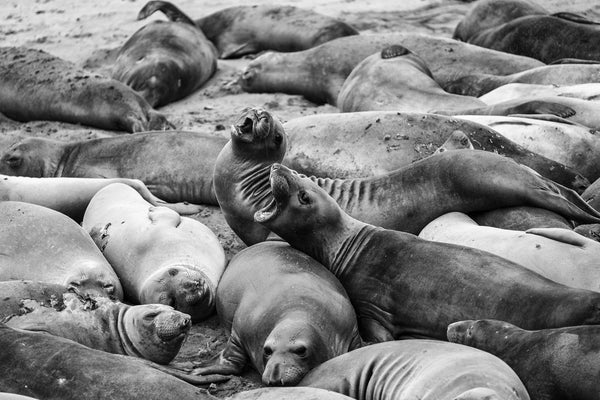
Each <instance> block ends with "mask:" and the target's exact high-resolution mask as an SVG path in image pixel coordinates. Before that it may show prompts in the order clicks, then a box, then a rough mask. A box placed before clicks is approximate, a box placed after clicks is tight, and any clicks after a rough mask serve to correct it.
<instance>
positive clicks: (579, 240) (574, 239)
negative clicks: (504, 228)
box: [525, 228, 593, 247]
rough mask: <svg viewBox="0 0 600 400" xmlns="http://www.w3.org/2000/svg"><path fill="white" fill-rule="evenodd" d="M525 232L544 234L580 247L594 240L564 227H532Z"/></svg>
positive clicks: (549, 237)
mask: <svg viewBox="0 0 600 400" xmlns="http://www.w3.org/2000/svg"><path fill="white" fill-rule="evenodd" d="M525 233H530V234H532V235H538V236H543V237H546V238H548V239H552V240H556V241H558V242H563V243H566V244H570V245H573V246H578V247H584V246H585V245H586V244H588V243H589V242H593V240H591V239H588V238H586V237H585V236H582V235H580V234H579V233H577V232H574V231H571V230H568V229H562V228H531V229H527V230H526V231H525Z"/></svg>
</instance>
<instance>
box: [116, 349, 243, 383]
mask: <svg viewBox="0 0 600 400" xmlns="http://www.w3.org/2000/svg"><path fill="white" fill-rule="evenodd" d="M116 356H118V357H128V358H132V357H131V356H123V355H120V354H119V355H116ZM136 360H138V362H141V363H143V364H146V365H148V366H149V367H152V368H154V369H157V370H159V371H161V372H164V373H165V374H169V375H171V376H174V377H175V378H178V379H181V380H182V381H185V382H187V383H191V384H192V385H196V386H200V385H210V384H211V383H219V382H225V381H228V380H229V379H231V377H230V376H223V375H208V376H201V377H198V376H194V375H190V374H187V373H185V372H182V371H180V370H178V369H176V368H173V367H169V366H165V365H160V364H156V363H154V362H152V361H149V360H145V359H143V358H137V357H136Z"/></svg>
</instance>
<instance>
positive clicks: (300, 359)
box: [262, 315, 329, 386]
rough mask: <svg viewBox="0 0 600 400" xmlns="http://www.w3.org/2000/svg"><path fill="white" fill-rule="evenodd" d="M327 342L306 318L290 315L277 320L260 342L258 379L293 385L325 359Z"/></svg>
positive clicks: (267, 382) (277, 384) (270, 383)
mask: <svg viewBox="0 0 600 400" xmlns="http://www.w3.org/2000/svg"><path fill="white" fill-rule="evenodd" d="M328 354H329V352H328V351H327V346H326V345H325V343H323V340H322V338H321V335H319V333H318V330H317V329H316V328H315V327H313V326H311V325H310V324H307V318H306V317H305V316H303V315H299V316H298V318H294V317H292V318H291V319H290V316H288V318H286V319H285V320H283V321H281V322H279V323H278V324H277V325H276V326H275V327H274V328H273V330H272V331H271V333H270V334H269V336H268V337H267V339H266V340H265V343H264V345H263V354H262V356H263V365H264V372H263V374H262V382H263V383H264V384H265V385H270V386H294V385H296V384H298V382H300V381H301V380H302V378H303V377H304V375H306V374H307V373H308V371H310V370H311V369H313V368H314V367H316V366H317V365H319V364H321V363H323V362H325V361H326V360H327V355H328Z"/></svg>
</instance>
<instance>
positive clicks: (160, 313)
mask: <svg viewBox="0 0 600 400" xmlns="http://www.w3.org/2000/svg"><path fill="white" fill-rule="evenodd" d="M90 303H91V304H90ZM28 304H32V308H33V309H32V310H31V311H30V312H27V313H24V314H21V315H15V316H13V317H11V318H8V319H6V320H5V321H4V322H5V324H6V325H7V326H9V327H11V328H18V329H25V330H28V331H37V332H46V333H50V334H52V335H55V336H61V337H64V338H67V339H71V340H73V341H75V342H78V343H81V344H83V345H85V346H87V347H90V348H92V349H97V350H102V351H106V352H109V353H115V354H124V355H129V356H133V357H140V358H145V359H147V360H150V361H153V362H156V363H159V364H168V363H169V362H171V361H172V360H173V359H174V358H175V356H176V355H177V353H178V352H179V349H180V348H181V346H182V345H183V341H184V340H185V338H186V337H187V334H188V332H189V330H190V328H191V327H192V322H191V320H190V316H189V315H187V314H184V313H181V312H179V311H175V310H174V309H173V308H172V307H169V306H166V305H163V304H144V305H139V306H130V305H127V304H125V303H121V302H115V301H112V300H109V299H106V298H100V297H97V298H96V299H91V300H84V301H82V299H80V298H79V297H78V296H76V295H74V294H71V293H67V294H65V300H64V303H63V304H64V308H63V309H61V310H56V309H55V308H54V307H51V308H48V307H44V306H39V305H37V304H35V302H33V303H28Z"/></svg>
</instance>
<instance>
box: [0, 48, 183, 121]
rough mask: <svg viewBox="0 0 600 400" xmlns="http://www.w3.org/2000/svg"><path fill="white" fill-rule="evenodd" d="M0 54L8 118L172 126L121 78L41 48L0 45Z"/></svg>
mask: <svg viewBox="0 0 600 400" xmlns="http://www.w3.org/2000/svg"><path fill="white" fill-rule="evenodd" d="M0 60H1V61H0V93H1V96H0V112H1V113H3V114H4V115H6V116H7V117H8V118H11V119H14V120H17V121H23V122H27V121H34V120H51V121H64V122H70V123H74V124H83V125H89V126H95V127H98V128H101V129H108V130H114V131H127V132H141V131H148V130H153V129H154V130H161V129H167V128H172V127H173V126H172V125H171V123H169V122H168V121H167V119H166V118H165V117H164V116H163V115H162V114H160V113H158V112H157V111H155V110H154V109H152V107H150V105H149V104H148V103H147V102H146V100H144V99H143V98H142V97H141V96H140V95H139V94H137V93H136V92H134V91H133V90H131V89H130V88H129V87H127V86H125V85H124V84H122V83H121V82H119V81H116V80H114V79H109V78H104V77H102V76H100V75H97V74H91V73H89V72H87V71H84V70H81V69H77V68H75V66H73V64H71V63H69V62H66V61H64V60H61V59H60V58H57V57H54V56H52V55H50V54H48V53H46V52H44V51H41V50H33V49H26V48H23V47H1V48H0Z"/></svg>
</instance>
